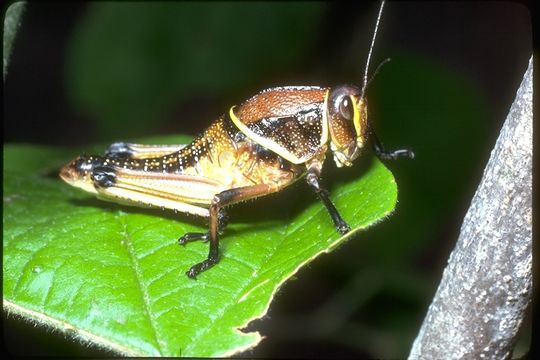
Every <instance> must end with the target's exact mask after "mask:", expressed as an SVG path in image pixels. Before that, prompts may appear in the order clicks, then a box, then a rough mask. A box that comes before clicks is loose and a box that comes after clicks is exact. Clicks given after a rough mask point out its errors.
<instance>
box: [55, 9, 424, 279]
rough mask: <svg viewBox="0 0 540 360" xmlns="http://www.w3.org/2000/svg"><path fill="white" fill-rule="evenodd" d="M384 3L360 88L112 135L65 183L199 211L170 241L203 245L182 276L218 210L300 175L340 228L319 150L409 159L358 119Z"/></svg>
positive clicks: (348, 156) (105, 195) (304, 90)
mask: <svg viewBox="0 0 540 360" xmlns="http://www.w3.org/2000/svg"><path fill="white" fill-rule="evenodd" d="M383 6H384V2H383V3H381V7H380V9H379V14H378V17H377V22H376V26H375V30H374V34H373V38H372V42H371V47H370V50H369V54H368V59H367V64H366V68H365V73H364V82H363V86H362V88H358V87H356V86H352V85H342V86H337V87H317V86H287V87H275V88H270V89H266V90H263V91H261V92H259V93H258V94H256V95H254V96H252V97H251V98H249V99H247V100H246V101H244V102H243V103H241V105H239V106H232V107H231V108H230V110H229V111H228V113H226V114H224V115H222V116H221V117H219V118H218V119H217V120H216V121H215V122H214V123H212V124H211V125H210V126H209V127H208V128H207V129H206V130H205V131H204V132H203V133H202V134H201V135H199V136H198V137H196V138H195V139H194V140H193V141H192V142H191V143H190V144H188V145H141V144H131V143H124V142H117V143H114V144H112V145H110V146H109V147H108V149H107V151H106V153H105V155H103V156H99V155H82V156H79V157H77V158H76V159H75V160H73V161H71V162H70V163H68V164H67V165H66V166H65V167H63V168H62V170H61V172H60V177H61V178H62V179H63V180H64V181H66V182H67V183H68V184H70V185H72V186H75V187H78V188H81V189H82V190H85V191H87V192H90V193H93V194H95V195H97V196H98V197H99V198H102V199H105V200H109V201H115V202H120V203H130V204H133V205H139V206H157V207H161V208H166V209H171V210H174V211H178V212H183V213H189V214H194V215H199V216H203V217H207V218H209V225H208V232H206V233H187V234H184V235H183V236H182V237H180V238H179V240H178V242H179V243H180V244H182V245H185V244H186V243H187V242H190V241H194V240H204V241H208V242H209V243H210V246H209V254H208V257H207V258H206V259H205V260H204V261H202V262H200V263H197V264H195V265H193V266H192V267H191V268H190V269H189V270H188V271H187V272H186V275H187V276H188V277H190V278H196V276H197V275H198V274H200V273H201V272H202V271H204V270H206V269H208V268H210V267H212V266H214V265H215V264H216V263H217V262H218V261H219V257H220V255H219V234H220V233H222V232H223V230H224V228H225V226H226V214H225V211H224V208H225V207H227V206H229V205H232V204H235V203H238V202H241V201H245V200H248V199H253V198H257V197H260V196H264V195H268V194H271V193H275V192H278V191H280V190H282V189H283V188H285V187H287V186H289V185H291V184H292V183H293V182H294V181H296V180H298V179H300V178H302V177H304V176H305V179H306V182H307V184H308V185H309V186H310V187H311V188H312V189H313V190H314V191H315V193H316V194H317V195H318V197H319V199H320V200H321V201H322V202H323V204H324V206H325V207H326V209H327V210H328V213H329V214H330V217H331V219H332V221H333V223H334V226H335V228H336V230H337V231H338V232H339V233H340V234H346V233H347V232H349V231H350V227H349V226H348V225H347V223H346V222H345V220H343V218H342V217H341V215H340V214H339V212H338V210H337V209H336V207H335V206H334V204H333V203H332V201H331V200H330V196H329V192H328V191H327V190H326V189H325V188H324V187H323V186H322V185H321V181H320V177H321V171H322V165H323V162H324V160H325V157H326V154H327V152H329V151H330V152H331V153H332V154H333V158H334V161H335V163H336V165H337V166H338V167H342V166H351V165H352V162H353V161H354V160H355V159H356V158H357V157H358V156H359V154H360V152H361V150H362V149H363V147H364V145H365V143H366V140H367V138H368V136H369V137H371V139H372V144H373V147H374V151H375V154H376V155H377V156H378V157H379V158H381V159H395V158H397V157H400V156H408V157H411V158H412V157H414V154H413V152H412V151H410V150H406V149H400V150H396V151H392V152H388V151H385V150H384V148H383V147H382V144H381V143H380V141H379V140H378V138H377V136H376V135H375V133H374V131H373V129H372V128H371V126H370V123H369V122H368V115H367V100H366V97H365V91H366V87H367V84H368V81H367V74H368V66H369V62H370V57H371V52H372V49H373V44H374V41H375V37H376V34H377V28H378V25H379V21H380V18H381V14H382V9H383Z"/></svg>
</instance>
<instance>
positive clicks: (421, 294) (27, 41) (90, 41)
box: [4, 2, 532, 358]
mask: <svg viewBox="0 0 540 360" xmlns="http://www.w3.org/2000/svg"><path fill="white" fill-rule="evenodd" d="M377 10H378V4H377V3H357V2H354V3H351V2H332V3H323V2H316V3H277V2H266V3H254V4H250V3H224V4H222V3H202V4H199V3H195V2H186V3H160V4H151V3H135V4H133V3H131V4H130V3H127V4H124V3H82V2H75V3H68V2H61V3H52V2H49V3H33V2H31V3H29V4H27V6H26V9H25V12H24V14H23V19H22V25H21V27H20V29H19V32H18V34H17V38H16V40H15V43H14V50H13V53H12V57H11V61H10V64H9V68H8V73H7V76H6V78H5V82H4V142H10V143H15V142H17V143H33V144H46V145H55V146H69V147H72V148H73V149H74V150H73V151H74V153H77V152H78V150H80V149H84V148H85V146H90V144H95V143H103V144H106V143H108V142H112V141H117V140H133V139H141V138H144V137H147V136H152V135H165V134H175V133H178V134H190V135H195V134H196V133H197V132H199V131H200V130H202V129H204V127H206V126H207V125H208V124H209V123H210V122H211V121H212V120H213V119H215V118H216V117H217V116H218V115H220V114H221V113H223V112H225V111H226V110H227V109H228V108H229V107H230V106H231V105H232V104H237V103H239V102H240V101H242V100H243V99H245V98H247V97H249V96H250V95H252V94H253V93H255V92H256V91H258V90H260V89H262V88H266V87H271V86H280V85H322V86H331V85H337V84H342V83H354V84H358V85H360V83H361V79H362V76H363V70H364V66H365V58H366V56H367V51H368V47H369V44H370V41H371V35H372V31H373V27H374V23H375V19H376V15H377ZM531 54H532V34H531V19H530V13H529V11H528V9H527V7H525V6H523V5H521V4H519V3H514V2H389V3H387V4H386V7H385V12H384V14H383V18H382V22H381V25H380V30H379V35H378V38H377V42H376V45H375V50H374V54H373V62H372V65H371V66H372V67H371V69H372V71H373V70H374V69H375V67H376V66H377V65H378V64H379V63H380V62H381V61H382V60H384V59H385V58H387V57H390V58H392V60H391V62H390V63H388V64H386V65H384V66H383V67H382V69H381V71H380V72H379V74H378V75H377V76H376V78H375V80H374V81H373V82H372V83H371V85H370V88H369V91H368V99H369V101H370V116H371V119H372V121H373V123H374V125H375V128H376V129H377V131H378V133H379V137H380V138H381V139H382V141H383V142H384V143H385V144H386V145H387V147H389V148H396V147H399V146H402V145H406V146H407V147H410V148H412V149H414V150H415V152H416V155H417V157H416V159H415V160H413V161H407V160H400V161H398V162H388V163H387V166H388V167H389V168H390V169H391V170H392V172H393V173H394V175H395V177H396V181H397V183H398V188H399V203H398V207H397V209H396V211H395V213H394V214H393V215H392V216H391V217H390V218H388V219H387V220H385V221H384V222H382V223H380V224H377V225H376V226H374V227H373V228H370V229H367V230H366V231H364V232H363V233H362V234H361V235H360V236H358V237H356V238H355V239H352V240H351V241H349V242H348V243H347V244H345V245H344V246H342V247H340V248H338V249H337V250H336V251H335V252H333V253H332V254H330V255H323V256H321V257H320V258H318V259H317V260H316V261H314V262H313V263H311V264H310V265H309V266H307V268H304V269H302V270H300V272H299V273H298V274H297V275H296V276H295V280H293V281H289V282H288V283H286V284H285V285H284V286H283V288H282V289H281V290H280V291H279V292H278V294H277V296H276V298H275V300H274V302H273V303H272V305H271V307H270V310H269V312H268V315H267V316H265V317H264V318H263V319H262V320H258V321H255V322H253V323H252V324H251V325H250V326H249V328H250V330H259V331H260V332H261V333H262V335H263V336H265V339H264V340H263V341H262V343H261V344H260V345H259V346H258V347H256V348H255V349H254V350H251V351H249V352H247V353H245V355H246V356H253V357H258V358H260V357H271V358H276V357H336V356H339V357H378V358H389V357H391V358H395V357H399V358H403V357H405V356H406V355H407V354H408V351H409V349H410V347H411V345H412V341H413V339H414V337H415V336H416V333H417V331H418V329H419V327H420V324H421V321H422V319H423V316H424V314H425V312H426V310H427V306H428V305H429V303H430V300H431V297H432V296H433V294H434V292H435V290H436V288H437V284H438V280H439V278H440V275H441V273H442V269H443V268H444V265H445V262H446V259H447V257H448V255H449V252H450V251H451V249H452V247H453V244H454V243H455V240H456V239H457V236H458V234H459V226H460V224H461V221H462V219H463V216H464V214H465V212H466V210H467V208H468V205H469V202H470V199H471V198H472V195H473V194H474V191H475V188H476V186H477V184H478V183H479V181H480V178H481V176H482V170H483V166H484V165H485V163H486V162H487V159H488V158H489V154H490V150H491V148H492V146H493V145H494V143H495V140H496V138H497V135H498V132H499V130H500V128H501V126H502V123H503V121H504V119H505V117H506V113H507V111H508V109H509V107H510V105H511V103H512V100H513V98H514V95H515V92H516V90H517V88H518V86H519V84H520V82H521V78H522V76H523V73H524V71H525V69H526V67H527V64H528V60H529V58H530V56H531ZM364 156H373V154H372V152H369V151H368V152H367V154H365V155H364ZM326 166H327V169H328V170H325V171H327V173H325V174H328V175H327V180H328V182H329V183H330V187H331V181H332V180H331V179H332V177H336V176H339V172H338V171H335V170H333V167H334V165H333V164H331V163H330V162H328V163H327V164H326ZM279 200H280V198H279V197H276V200H275V201H279ZM238 215H239V216H240V217H241V216H242V212H241V211H239V212H238ZM233 221H234V220H233ZM254 226H256V225H254ZM522 333H523V334H522V336H521V340H520V342H518V345H517V352H518V353H519V352H521V353H523V352H524V351H525V349H526V348H527V345H528V342H529V340H528V339H529V336H530V335H529V334H530V331H529V325H528V323H527V325H526V326H525V329H524V331H522ZM4 336H5V343H6V346H7V347H8V349H9V350H10V352H12V353H13V354H20V355H44V354H48V355H65V356H73V355H91V356H98V355H104V354H105V355H106V353H104V352H102V351H101V350H99V349H96V348H92V347H87V346H84V347H83V346H81V345H79V344H74V343H71V342H69V341H68V340H64V339H63V338H62V336H60V335H55V334H50V333H48V332H46V331H43V329H35V328H34V327H33V326H31V325H27V324H25V323H23V322H19V321H17V320H16V319H12V318H7V319H6V317H5V315H4ZM29 343H32V344H33V345H32V346H28V344H29ZM109 355H110V354H109Z"/></svg>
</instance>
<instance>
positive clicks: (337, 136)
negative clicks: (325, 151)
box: [326, 85, 367, 167]
mask: <svg viewBox="0 0 540 360" xmlns="http://www.w3.org/2000/svg"><path fill="white" fill-rule="evenodd" d="M326 108H327V109H326V111H327V121H328V128H329V132H330V149H331V150H332V153H333V154H334V161H335V162H336V165H337V166H338V167H342V166H343V165H345V166H351V165H352V162H353V161H354V159H356V158H357V157H358V155H359V154H360V150H361V149H362V147H363V146H364V140H365V138H366V136H367V102H366V99H365V98H363V97H362V96H361V91H360V89H359V88H357V87H356V86H352V85H342V86H338V87H336V88H331V89H329V90H328V93H327V101H326Z"/></svg>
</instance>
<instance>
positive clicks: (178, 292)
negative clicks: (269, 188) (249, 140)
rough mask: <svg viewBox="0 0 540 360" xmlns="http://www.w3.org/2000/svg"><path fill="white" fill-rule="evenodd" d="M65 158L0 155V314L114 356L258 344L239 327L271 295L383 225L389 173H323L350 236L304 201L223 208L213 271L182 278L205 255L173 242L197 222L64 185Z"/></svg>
mask: <svg viewBox="0 0 540 360" xmlns="http://www.w3.org/2000/svg"><path fill="white" fill-rule="evenodd" d="M75 155H76V154H75V153H74V152H69V151H66V150H62V149H54V148H44V147H38V146H28V145H6V146H4V166H5V167H4V224H3V225H4V233H3V235H4V249H3V250H4V259H3V260H4V261H3V274H4V278H3V284H4V288H3V293H4V308H5V309H6V310H7V311H8V312H10V313H15V314H18V315H20V316H22V317H23V318H26V319H27V320H30V321H33V322H35V323H39V324H42V325H45V326H47V327H51V328H54V329H56V330H59V331H63V332H65V333H66V334H67V335H69V336H72V337H74V338H76V339H78V340H82V341H84V342H90V343H93V344H95V345H98V346H102V347H105V348H109V349H111V350H113V351H116V352H118V353H121V354H125V355H141V356H160V355H162V356H190V357H194V356H196V357H205V356H214V357H222V356H229V355H232V354H235V353H238V352H240V351H242V350H245V349H248V348H251V347H253V346H255V345H256V344H257V343H258V342H259V341H260V340H261V336H260V335H259V334H258V333H257V332H242V331H241V330H240V329H242V328H244V327H245V326H246V325H247V324H248V323H249V322H250V321H252V320H254V319H257V318H260V317H261V316H263V315H264V314H266V312H267V311H268V307H269V306H270V303H271V301H272V299H273V297H274V295H275V293H276V291H277V290H278V288H279V287H280V286H281V285H282V284H283V283H284V282H285V281H286V280H287V279H289V278H291V276H293V275H294V274H295V273H296V272H297V271H298V269H299V268H300V267H302V266H304V265H306V264H307V263H309V262H310V261H312V260H313V259H314V258H315V257H317V256H318V255H320V254H322V253H325V252H329V251H330V250H332V249H334V248H335V247H336V246H338V245H340V244H342V243H343V242H344V241H346V240H347V239H349V238H351V237H352V236H353V235H354V234H356V233H358V232H359V230H360V229H364V228H366V227H367V226H369V225H371V224H373V223H375V222H377V221H379V220H381V219H382V218H384V217H385V216H387V215H388V214H389V213H390V212H391V211H392V210H393V209H394V207H395V204H396V199H397V189H396V184H395V181H394V178H393V176H392V174H391V173H390V172H389V171H388V170H387V169H386V168H385V167H384V166H383V165H382V164H381V163H380V162H379V161H377V160H370V159H367V157H366V158H365V159H367V160H365V161H364V162H363V163H360V164H357V166H355V167H354V168H352V169H345V170H340V171H341V172H339V173H338V172H334V174H335V175H336V176H334V175H333V174H332V173H331V172H328V171H327V172H326V173H325V175H327V176H328V178H327V179H326V180H327V183H330V184H331V187H330V190H331V197H332V199H333V201H334V202H335V204H336V206H337V208H338V209H339V210H340V212H341V213H342V215H343V216H344V218H345V219H346V220H347V221H348V222H349V224H350V225H351V227H352V228H353V232H352V233H350V234H348V235H347V236H340V235H339V234H338V233H337V232H336V231H335V229H334V227H333V225H332V222H331V220H330V218H329V216H328V214H327V211H326V210H325V208H324V207H323V206H322V204H321V203H320V202H318V201H316V200H315V197H314V196H313V195H312V194H311V193H309V191H307V192H304V193H302V191H294V190H292V189H286V190H284V192H283V193H282V194H281V195H280V194H278V195H276V196H273V197H272V196H271V197H269V198H262V199H259V200H258V201H254V202H248V203H244V204H240V205H238V207H239V208H243V210H245V211H246V214H244V215H242V213H241V212H237V211H235V209H234V208H233V209H231V212H230V214H231V215H232V216H231V223H230V224H229V227H228V228H227V231H226V232H225V234H224V236H222V241H221V252H222V258H221V261H220V262H219V264H217V265H216V266H215V267H214V268H212V269H210V270H208V271H206V272H204V273H202V274H200V275H199V277H198V279H197V280H191V279H189V278H187V277H186V275H185V274H184V273H185V271H186V270H187V269H188V268H189V267H190V266H191V265H193V264H194V263H196V262H199V261H201V260H203V259H204V258H205V257H206V255H207V253H208V244H205V243H203V242H194V243H190V244H188V245H186V246H185V247H181V246H178V245H177V244H176V240H177V239H178V237H179V236H181V235H182V234H184V233H185V232H188V231H204V225H205V224H204V221H200V220H199V219H195V218H193V217H187V216H185V215H182V214H172V213H169V212H166V211H161V210H152V209H141V208H136V207H127V206H122V205H117V204H113V203H108V202H103V201H100V200H97V199H94V198H93V197H92V196H91V195H89V194H86V193H84V192H82V191H79V190H77V189H75V188H71V187H69V186H68V185H67V184H65V183H63V182H62V181H61V180H59V178H58V177H57V175H56V174H57V170H58V169H57V168H56V169H54V167H57V166H58V165H59V164H60V160H61V159H62V158H63V161H64V162H67V161H69V160H71V158H72V157H75ZM331 167H333V166H328V168H331ZM53 170H54V171H53ZM337 174H342V175H340V176H339V177H338V176H337ZM331 179H337V181H335V180H334V181H333V182H332V181H331ZM297 184H298V185H293V186H295V187H296V188H297V189H303V188H307V187H303V186H302V185H303V184H301V182H298V183H297ZM298 194H309V197H307V198H302V197H301V196H300V197H298V196H297V195H298ZM361 234H362V233H361ZM359 237H361V236H359ZM334 256H339V254H336V255H334Z"/></svg>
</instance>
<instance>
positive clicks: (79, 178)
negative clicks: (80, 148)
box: [60, 155, 101, 194]
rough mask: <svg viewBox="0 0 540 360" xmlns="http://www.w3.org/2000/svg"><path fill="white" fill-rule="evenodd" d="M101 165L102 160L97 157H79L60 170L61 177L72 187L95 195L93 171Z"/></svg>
mask: <svg viewBox="0 0 540 360" xmlns="http://www.w3.org/2000/svg"><path fill="white" fill-rule="evenodd" d="M100 163H101V161H100V159H98V158H96V157H93V156H86V155H82V156H79V157H77V158H76V159H74V160H73V161H71V162H69V163H68V164H67V165H65V166H64V167H63V168H62V170H60V177H61V178H62V180H64V181H65V182H67V183H68V184H69V185H71V186H74V187H77V188H80V189H82V190H84V191H87V192H90V193H94V194H95V193H96V188H95V187H94V182H93V179H92V170H93V169H94V166H96V165H99V164H100Z"/></svg>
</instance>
